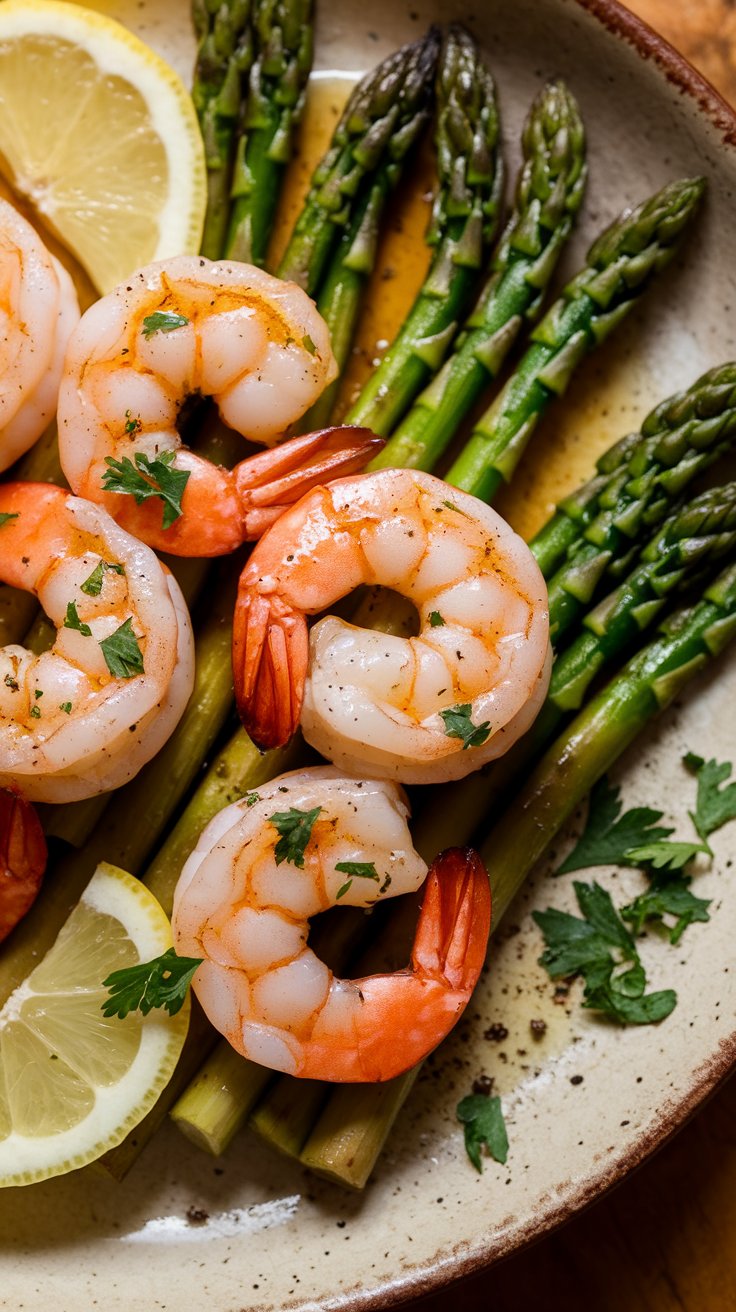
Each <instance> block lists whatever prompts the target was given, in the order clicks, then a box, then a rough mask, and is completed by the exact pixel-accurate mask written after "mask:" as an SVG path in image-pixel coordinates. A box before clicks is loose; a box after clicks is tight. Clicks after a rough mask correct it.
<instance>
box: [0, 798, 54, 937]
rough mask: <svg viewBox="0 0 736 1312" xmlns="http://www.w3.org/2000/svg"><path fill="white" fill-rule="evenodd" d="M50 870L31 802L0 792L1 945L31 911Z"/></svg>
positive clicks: (39, 823)
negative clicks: (43, 880)
mask: <svg viewBox="0 0 736 1312" xmlns="http://www.w3.org/2000/svg"><path fill="white" fill-rule="evenodd" d="M45 870H46V839H45V838H44V836H43V829H42V828H41V822H40V821H39V819H38V816H37V815H36V812H35V810H34V808H33V807H32V806H31V804H30V802H27V801H26V800H25V798H23V797H21V796H20V794H19V793H17V792H16V791H15V790H14V789H11V788H0V943H2V941H3V939H4V938H7V936H8V934H9V933H10V932H11V930H13V929H15V926H16V925H17V924H18V921H19V920H22V919H23V916H24V915H25V914H26V912H27V911H29V910H30V908H31V906H32V905H33V903H34V902H35V900H36V895H37V894H38V891H39V889H40V887H41V881H42V879H43V876H44V872H45Z"/></svg>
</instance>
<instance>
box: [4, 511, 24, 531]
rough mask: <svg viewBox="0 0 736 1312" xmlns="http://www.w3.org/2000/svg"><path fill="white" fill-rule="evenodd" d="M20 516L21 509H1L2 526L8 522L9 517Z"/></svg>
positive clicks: (15, 517) (16, 517)
mask: <svg viewBox="0 0 736 1312" xmlns="http://www.w3.org/2000/svg"><path fill="white" fill-rule="evenodd" d="M19 516H20V511H19V510H2V511H0V528H2V526H3V524H7V522H8V520H9V519H18V518H19Z"/></svg>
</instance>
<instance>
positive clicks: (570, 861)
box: [555, 775, 672, 875]
mask: <svg viewBox="0 0 736 1312" xmlns="http://www.w3.org/2000/svg"><path fill="white" fill-rule="evenodd" d="M620 794H621V789H620V788H617V787H615V786H612V785H611V784H609V782H608V780H607V779H606V777H605V775H604V776H603V778H602V779H600V780H599V781H598V783H597V784H596V785H595V787H594V788H593V790H592V792H591V794H590V804H589V806H588V818H587V821H586V824H585V829H584V831H583V833H582V835H581V837H580V838H579V839H578V841H577V843H576V844H575V846H574V847H573V849H572V851H571V852H569V853H568V855H567V856H566V857H565V860H564V861H563V862H562V865H561V866H559V867H558V869H557V870H556V871H555V874H557V875H567V874H569V873H570V871H571V870H585V869H586V868H587V867H588V866H606V865H612V866H613V865H636V864H637V862H636V861H633V862H632V861H629V860H627V854H628V853H629V852H630V851H631V850H632V849H636V848H642V847H643V846H644V845H645V844H652V843H656V842H657V841H658V840H659V839H661V838H667V837H668V836H669V834H671V833H672V830H671V829H664V828H663V827H662V826H661V825H660V826H658V825H657V821H658V820H661V819H662V815H663V812H662V811H654V810H652V808H651V807H649V806H635V807H633V808H632V809H631V810H630V811H625V812H624V814H623V815H622V814H621V797H620Z"/></svg>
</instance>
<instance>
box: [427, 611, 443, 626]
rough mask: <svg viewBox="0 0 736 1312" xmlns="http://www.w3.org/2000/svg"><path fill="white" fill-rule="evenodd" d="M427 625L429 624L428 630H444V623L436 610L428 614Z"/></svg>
mask: <svg viewBox="0 0 736 1312" xmlns="http://www.w3.org/2000/svg"><path fill="white" fill-rule="evenodd" d="M429 624H430V628H432V629H441V628H444V625H445V621H444V620H443V618H442V616H441V615H440V613H439V611H438V610H431V611H430V612H429Z"/></svg>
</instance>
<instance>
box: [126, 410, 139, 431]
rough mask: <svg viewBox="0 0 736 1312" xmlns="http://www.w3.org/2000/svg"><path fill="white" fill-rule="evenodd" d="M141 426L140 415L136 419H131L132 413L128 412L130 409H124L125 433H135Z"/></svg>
mask: <svg viewBox="0 0 736 1312" xmlns="http://www.w3.org/2000/svg"><path fill="white" fill-rule="evenodd" d="M142 427H143V424H142V423H141V419H140V415H139V416H138V418H137V419H133V417H132V415H131V413H130V410H126V411H125V431H126V433H128V434H131V433H137V432H139V431H140V429H141V428H142Z"/></svg>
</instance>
